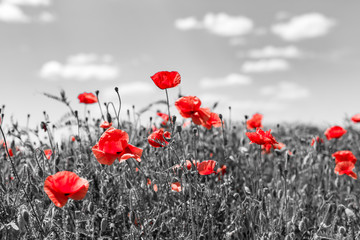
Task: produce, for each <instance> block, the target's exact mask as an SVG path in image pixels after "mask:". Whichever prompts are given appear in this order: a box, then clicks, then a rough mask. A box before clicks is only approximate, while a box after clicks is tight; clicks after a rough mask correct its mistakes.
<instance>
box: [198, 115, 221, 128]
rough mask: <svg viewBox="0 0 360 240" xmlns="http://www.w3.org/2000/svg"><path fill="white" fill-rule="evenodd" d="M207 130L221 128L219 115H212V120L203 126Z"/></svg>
mask: <svg viewBox="0 0 360 240" xmlns="http://www.w3.org/2000/svg"><path fill="white" fill-rule="evenodd" d="M202 125H203V126H204V127H206V128H207V129H209V130H210V129H211V127H216V128H217V127H221V119H220V117H219V115H218V114H216V113H213V112H212V113H210V118H209V119H208V120H207V121H206V122H205V123H203V124H202Z"/></svg>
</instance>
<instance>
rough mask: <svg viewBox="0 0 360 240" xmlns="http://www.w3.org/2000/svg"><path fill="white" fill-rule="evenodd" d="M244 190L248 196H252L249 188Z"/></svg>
mask: <svg viewBox="0 0 360 240" xmlns="http://www.w3.org/2000/svg"><path fill="white" fill-rule="evenodd" d="M244 190H245V193H246V194H247V195H251V191H250V189H249V188H248V187H247V186H244Z"/></svg>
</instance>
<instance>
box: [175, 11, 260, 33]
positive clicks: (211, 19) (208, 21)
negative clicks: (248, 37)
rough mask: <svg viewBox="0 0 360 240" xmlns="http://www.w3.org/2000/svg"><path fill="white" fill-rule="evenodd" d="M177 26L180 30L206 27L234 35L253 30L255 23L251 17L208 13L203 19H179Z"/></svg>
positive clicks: (210, 30) (176, 22)
mask: <svg viewBox="0 0 360 240" xmlns="http://www.w3.org/2000/svg"><path fill="white" fill-rule="evenodd" d="M175 27H177V28H178V29H180V30H191V29H206V30H208V31H209V32H211V33H213V34H216V35H220V36H224V37H233V36H241V35H245V34H248V33H249V32H251V31H252V30H253V28H254V24H253V22H252V20H251V19H249V18H247V17H243V16H230V15H227V14H226V13H218V14H213V13H207V14H206V15H205V16H204V19H203V20H202V21H199V20H197V19H196V18H194V17H188V18H184V19H178V20H176V21H175Z"/></svg>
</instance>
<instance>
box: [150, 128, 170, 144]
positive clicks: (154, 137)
mask: <svg viewBox="0 0 360 240" xmlns="http://www.w3.org/2000/svg"><path fill="white" fill-rule="evenodd" d="M164 137H165V138H170V137H171V136H170V133H169V132H168V131H166V132H165V133H164V129H163V128H161V129H159V130H157V131H155V132H153V133H152V134H150V136H149V137H148V142H149V144H150V145H151V146H153V147H156V148H158V147H165V146H166V145H168V144H169V142H167V141H166V140H165V138H164Z"/></svg>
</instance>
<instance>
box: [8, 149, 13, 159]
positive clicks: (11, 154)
mask: <svg viewBox="0 0 360 240" xmlns="http://www.w3.org/2000/svg"><path fill="white" fill-rule="evenodd" d="M8 151H9V155H10V157H13V156H14V153H13V150H12V149H11V148H9V149H8Z"/></svg>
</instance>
